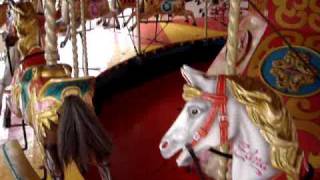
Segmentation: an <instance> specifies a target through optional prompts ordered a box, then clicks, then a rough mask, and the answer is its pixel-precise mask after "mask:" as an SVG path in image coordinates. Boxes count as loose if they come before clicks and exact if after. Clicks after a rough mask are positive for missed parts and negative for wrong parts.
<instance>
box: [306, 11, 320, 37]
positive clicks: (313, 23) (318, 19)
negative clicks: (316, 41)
mask: <svg viewBox="0 0 320 180" xmlns="http://www.w3.org/2000/svg"><path fill="white" fill-rule="evenodd" d="M319 12H320V11H319ZM308 22H309V26H310V27H311V28H312V29H314V30H315V31H316V32H320V26H319V24H320V16H319V15H318V14H315V13H314V14H310V15H309V18H308Z"/></svg>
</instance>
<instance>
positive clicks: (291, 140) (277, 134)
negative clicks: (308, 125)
mask: <svg viewBox="0 0 320 180" xmlns="http://www.w3.org/2000/svg"><path fill="white" fill-rule="evenodd" d="M229 80H231V89H232V92H233V95H234V97H235V98H236V99H237V101H239V102H240V103H241V104H244V105H245V106H246V110H247V112H248V116H249V117H250V120H251V121H252V123H254V125H255V126H256V127H258V128H259V129H260V132H261V135H262V136H263V137H264V139H265V140H266V141H267V142H268V143H269V145H270V154H271V163H272V165H273V167H275V168H277V169H279V170H282V171H284V172H285V173H286V174H287V178H288V179H299V174H300V168H301V164H302V160H303V158H304V153H303V152H302V151H301V150H300V149H299V144H298V139H297V130H296V126H295V124H294V122H293V119H292V117H291V116H290V115H289V112H288V110H287V109H286V108H285V106H284V104H283V102H282V100H281V98H280V96H279V95H278V94H276V93H274V92H273V91H271V90H270V89H267V88H264V86H263V84H262V83H258V82H257V81H255V80H253V79H250V78H248V77H236V76H234V77H230V78H229Z"/></svg>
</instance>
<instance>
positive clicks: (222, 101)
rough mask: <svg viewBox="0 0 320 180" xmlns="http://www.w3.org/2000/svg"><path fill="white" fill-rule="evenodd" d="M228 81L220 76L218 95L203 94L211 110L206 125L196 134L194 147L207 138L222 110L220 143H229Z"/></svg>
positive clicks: (193, 142)
mask: <svg viewBox="0 0 320 180" xmlns="http://www.w3.org/2000/svg"><path fill="white" fill-rule="evenodd" d="M225 84H226V80H225V76H224V75H220V76H218V82H217V88H216V94H211V93H203V94H202V96H201V98H203V99H205V100H207V101H209V102H210V103H211V104H212V105H211V109H210V112H209V115H208V117H207V119H206V121H205V123H204V124H203V125H202V126H201V127H200V128H199V130H198V131H197V132H196V133H195V134H194V136H193V141H192V145H193V146H194V145H196V144H197V143H198V142H199V140H200V139H202V138H203V137H206V136H207V134H208V133H209V131H210V128H211V127H212V124H213V123H214V120H215V119H216V117H217V115H218V112H219V110H220V121H219V127H220V143H221V144H225V143H227V139H228V126H229V124H228V119H227V107H226V106H227V96H226V94H225V91H226V85H225Z"/></svg>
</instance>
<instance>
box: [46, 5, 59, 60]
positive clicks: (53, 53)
mask: <svg viewBox="0 0 320 180" xmlns="http://www.w3.org/2000/svg"><path fill="white" fill-rule="evenodd" d="M55 13H56V9H55V0H46V1H45V10H44V15H45V19H46V21H45V31H46V36H45V59H46V62H47V64H48V65H55V64H57V61H58V58H59V54H58V48H57V35H56V33H55V29H56V20H55Z"/></svg>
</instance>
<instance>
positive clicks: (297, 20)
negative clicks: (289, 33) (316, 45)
mask: <svg viewBox="0 0 320 180" xmlns="http://www.w3.org/2000/svg"><path fill="white" fill-rule="evenodd" d="M272 2H273V4H275V5H276V6H277V9H276V12H275V19H276V21H277V23H278V24H279V25H281V26H282V27H284V28H290V29H299V28H302V27H303V26H304V25H306V24H307V22H308V19H307V18H308V16H307V11H306V8H307V7H308V0H302V1H300V3H298V2H296V1H294V2H293V1H289V0H284V1H279V0H272ZM288 20H290V22H288Z"/></svg>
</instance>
